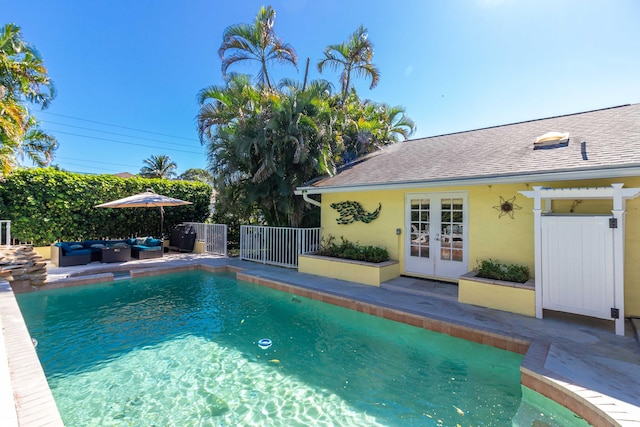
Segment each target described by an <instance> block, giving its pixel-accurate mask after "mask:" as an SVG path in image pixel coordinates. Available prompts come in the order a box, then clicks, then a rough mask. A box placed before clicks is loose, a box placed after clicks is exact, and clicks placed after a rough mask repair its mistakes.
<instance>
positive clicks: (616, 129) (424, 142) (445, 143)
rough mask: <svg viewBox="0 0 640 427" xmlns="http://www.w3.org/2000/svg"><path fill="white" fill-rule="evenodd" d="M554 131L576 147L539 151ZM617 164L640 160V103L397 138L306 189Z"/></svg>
mask: <svg viewBox="0 0 640 427" xmlns="http://www.w3.org/2000/svg"><path fill="white" fill-rule="evenodd" d="M547 132H569V134H570V137H569V138H570V139H569V144H568V146H566V147H560V148H553V149H544V150H534V149H533V143H534V141H535V139H536V138H537V137H539V136H541V135H543V134H545V133H547ZM583 142H585V144H584V148H585V150H584V152H585V153H586V157H585V155H583V150H582V148H583V147H582V146H583V144H582V143H583ZM617 167H640V104H632V105H623V106H619V107H612V108H607V109H602V110H595V111H588V112H584V113H577V114H570V115H565V116H558V117H550V118H546V119H539V120H531V121H527V122H521V123H514V124H509V125H503V126H495V127H489V128H484V129H478V130H473V131H467V132H459V133H452V134H447V135H440V136H433V137H429V138H422V139H416V140H410V141H405V142H402V143H397V144H394V145H391V146H389V147H387V148H385V149H383V150H381V151H379V152H377V153H374V154H372V155H370V156H369V157H368V158H366V159H365V160H363V161H361V162H359V163H357V164H354V165H352V166H350V167H348V168H345V169H344V170H342V171H341V172H340V173H338V174H337V175H335V176H333V177H328V178H324V179H321V180H319V181H317V182H315V183H313V184H311V185H310V186H309V187H305V188H309V189H311V188H317V189H319V190H320V189H328V188H332V187H352V186H356V187H357V186H365V185H366V186H372V185H385V184H401V183H412V182H437V181H446V180H448V181H455V180H466V179H474V178H483V177H484V178H496V177H510V176H512V177H515V176H527V175H537V174H549V173H558V172H571V171H576V172H577V171H583V170H599V169H610V168H617Z"/></svg>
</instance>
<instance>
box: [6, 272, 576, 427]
mask: <svg viewBox="0 0 640 427" xmlns="http://www.w3.org/2000/svg"><path fill="white" fill-rule="evenodd" d="M18 302H19V304H20V307H21V310H22V312H23V315H24V318H25V321H26V323H27V325H28V327H29V330H30V333H31V335H32V336H33V337H34V338H36V339H37V340H38V343H39V344H38V347H37V351H38V355H39V357H40V360H41V362H42V365H43V367H44V370H45V373H46V375H47V379H48V381H49V384H50V386H51V389H52V392H53V395H54V397H55V399H56V403H57V405H58V407H59V409H60V412H61V415H62V417H63V420H64V421H65V423H66V424H67V425H73V426H82V425H136V426H140V425H181V426H182V425H184V426H186V425H203V426H205V425H211V426H214V425H215V426H221V425H225V426H236V425H282V426H295V425H301V426H303V425H304V426H307V425H326V426H334V425H345V426H347V425H349V426H375V425H386V426H396V425H397V426H411V425H420V426H430V425H433V426H438V425H446V426H448V425H452V426H456V425H457V424H459V425H465V426H466V425H529V426H530V425H532V422H533V421H535V420H539V421H541V422H544V423H547V424H549V425H563V426H564V425H571V424H573V425H586V424H585V423H584V422H583V421H582V420H580V419H578V418H576V417H575V416H574V415H573V414H572V413H570V412H569V411H567V410H565V409H564V408H562V407H560V406H559V405H557V404H555V403H553V402H551V401H549V400H548V399H544V398H541V397H540V396H539V395H537V394H535V393H532V392H528V391H526V390H527V389H524V390H525V393H524V394H525V398H524V399H523V397H522V396H523V388H521V386H520V374H519V370H518V367H519V364H520V362H521V361H522V356H520V355H518V354H514V353H510V352H506V351H502V350H498V349H495V348H492V347H488V346H484V345H480V344H475V343H471V342H468V341H464V340H460V339H456V338H452V337H449V336H446V335H441V334H437V333H433V332H430V331H426V330H423V329H419V328H414V327H411V326H407V325H403V324H399V323H396V322H392V321H389V320H384V319H381V318H377V317H375V316H370V315H366V314H363V313H359V312H355V311H351V310H347V309H344V308H340V307H335V306H331V305H327V304H323V303H320V302H317V301H313V300H310V299H306V298H303V297H298V296H293V295H291V294H286V293H282V292H279V291H275V290H272V289H269V288H265V287H261V286H258V285H253V284H249V283H246V282H241V281H236V280H235V277H234V275H232V274H215V275H212V274H210V273H205V272H200V271H194V272H186V273H179V274H171V275H164V276H157V277H152V278H144V279H134V280H121V281H116V282H114V283H110V284H96V285H91V286H83V287H75V288H67V289H59V290H51V291H45V292H34V293H30V294H21V295H18ZM263 338H268V339H270V340H271V341H272V343H273V344H272V345H271V346H270V347H268V348H265V349H262V348H261V347H259V346H258V342H259V341H260V339H263ZM543 425H544V424H543Z"/></svg>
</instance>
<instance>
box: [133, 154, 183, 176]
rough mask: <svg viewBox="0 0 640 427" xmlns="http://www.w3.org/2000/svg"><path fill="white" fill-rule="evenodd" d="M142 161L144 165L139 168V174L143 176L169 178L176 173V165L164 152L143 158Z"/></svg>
mask: <svg viewBox="0 0 640 427" xmlns="http://www.w3.org/2000/svg"><path fill="white" fill-rule="evenodd" d="M143 163H144V166H142V168H141V169H140V176H141V177H143V178H161V179H171V178H174V177H175V176H176V175H177V173H176V169H178V165H177V164H176V162H174V161H173V160H171V157H169V156H167V155H166V154H160V155H158V156H153V155H152V156H151V157H149V158H148V159H144V160H143Z"/></svg>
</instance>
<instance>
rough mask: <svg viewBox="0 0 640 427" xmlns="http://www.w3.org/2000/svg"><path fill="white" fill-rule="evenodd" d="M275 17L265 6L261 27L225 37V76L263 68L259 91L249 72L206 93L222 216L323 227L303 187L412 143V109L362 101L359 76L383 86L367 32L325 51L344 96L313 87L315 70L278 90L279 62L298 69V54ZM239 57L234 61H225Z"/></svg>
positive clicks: (205, 127)
mask: <svg viewBox="0 0 640 427" xmlns="http://www.w3.org/2000/svg"><path fill="white" fill-rule="evenodd" d="M274 18H275V11H273V9H271V8H270V7H267V8H262V9H260V11H259V12H258V16H257V17H256V20H255V21H254V24H253V25H246V24H239V25H234V26H231V27H229V28H227V30H226V31H225V33H224V35H223V42H222V46H221V48H220V54H221V57H222V59H223V67H222V70H223V73H226V71H227V69H228V67H229V66H230V65H232V64H234V63H236V62H238V61H241V60H252V61H257V63H258V65H259V71H258V77H259V79H258V84H257V85H254V84H252V82H251V78H250V77H249V76H247V75H244V74H237V73H229V74H228V75H227V74H225V84H224V85H219V86H210V87H207V88H204V89H202V90H201V91H200V92H199V94H198V101H199V103H200V111H199V113H198V115H197V125H198V133H199V136H200V140H201V142H202V143H203V144H205V145H206V147H207V156H208V170H209V171H210V172H211V174H212V176H213V180H214V186H215V190H216V192H217V195H216V198H217V201H216V213H215V214H214V215H218V216H220V217H224V216H226V217H227V218H229V217H233V218H243V219H244V221H243V222H245V223H246V222H257V223H266V224H269V225H274V226H293V227H298V226H312V225H317V224H318V222H319V217H318V215H319V212H318V209H312V207H311V206H310V205H309V204H308V203H306V202H304V200H303V199H302V197H300V196H295V195H294V190H295V189H296V188H297V187H299V186H302V185H304V184H305V183H306V182H308V181H309V180H311V179H313V178H315V177H318V176H321V175H324V174H326V175H333V174H335V173H336V172H337V170H338V168H339V167H340V166H342V165H344V164H346V163H349V162H351V161H353V160H355V159H357V158H359V157H361V156H363V155H366V154H368V153H371V152H373V151H375V150H378V149H379V148H381V147H383V146H385V145H387V144H391V143H394V142H397V141H400V140H403V139H406V138H407V137H409V136H410V135H412V134H413V132H414V131H415V124H414V123H413V121H412V120H411V119H410V118H409V117H407V116H406V115H405V113H404V109H403V108H401V107H390V106H388V105H386V104H381V103H376V102H373V101H369V100H361V99H360V98H359V97H358V95H357V93H356V91H355V89H354V88H353V86H352V84H351V78H352V75H353V76H368V77H370V78H371V87H375V85H376V84H377V82H378V80H379V72H378V70H377V68H376V67H375V66H374V65H373V64H372V63H371V60H372V57H373V47H372V45H371V43H370V42H369V41H368V39H367V37H366V29H364V28H363V27H360V28H359V29H358V30H356V32H355V33H354V34H353V35H352V36H351V38H350V39H349V41H348V42H345V43H343V44H342V45H332V46H329V47H328V48H327V51H326V52H325V55H326V58H325V60H324V65H323V66H322V68H324V66H327V67H338V66H340V67H343V71H342V74H341V77H340V85H341V91H340V93H337V94H336V93H334V91H333V85H332V84H331V83H330V82H328V81H325V80H315V81H310V82H307V73H306V72H305V77H304V81H303V83H300V82H298V81H296V80H295V79H289V78H285V79H282V80H281V81H280V82H279V83H278V84H277V85H274V83H273V82H272V80H271V78H270V77H269V71H268V64H269V63H270V62H273V61H276V60H277V61H279V62H290V63H292V64H294V65H295V64H296V63H297V58H296V57H295V52H294V51H293V49H292V48H291V47H290V46H289V45H288V44H286V43H283V42H282V41H281V40H280V39H278V38H277V37H275V34H274V33H273V24H274V22H273V20H274ZM230 51H233V52H234V54H233V55H230V56H225V54H226V53H228V52H230ZM334 51H336V52H342V53H344V55H342V56H341V54H338V53H335V54H334V53H332V52H334ZM341 61H342V62H341ZM307 71H308V68H307Z"/></svg>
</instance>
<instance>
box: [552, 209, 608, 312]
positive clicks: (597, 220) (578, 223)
mask: <svg viewBox="0 0 640 427" xmlns="http://www.w3.org/2000/svg"><path fill="white" fill-rule="evenodd" d="M610 218H611V216H575V215H572V216H556V215H551V216H542V218H541V225H542V230H541V232H542V236H541V243H542V305H543V308H545V309H549V310H555V311H564V312H567V313H574V314H581V315H585V316H592V317H598V318H602V319H611V308H612V307H615V304H614V295H615V293H614V291H615V288H614V270H613V250H614V248H613V229H612V228H609V219H610Z"/></svg>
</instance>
